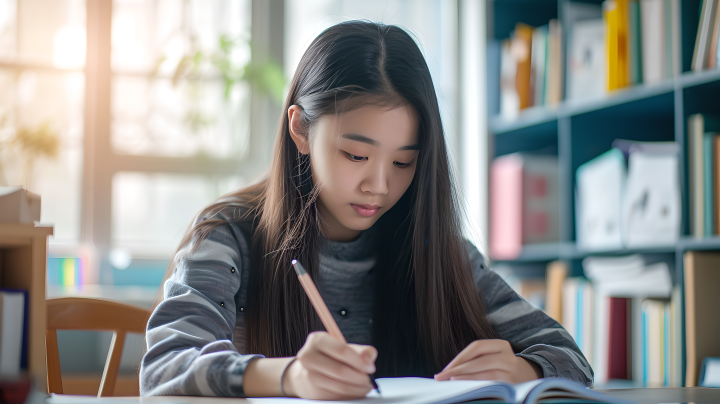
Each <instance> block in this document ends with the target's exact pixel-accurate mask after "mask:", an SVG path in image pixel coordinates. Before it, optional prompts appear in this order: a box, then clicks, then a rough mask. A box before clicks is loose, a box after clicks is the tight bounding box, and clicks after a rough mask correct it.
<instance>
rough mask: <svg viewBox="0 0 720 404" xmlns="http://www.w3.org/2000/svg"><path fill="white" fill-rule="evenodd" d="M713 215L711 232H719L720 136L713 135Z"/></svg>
mask: <svg viewBox="0 0 720 404" xmlns="http://www.w3.org/2000/svg"><path fill="white" fill-rule="evenodd" d="M712 148H713V168H712V170H713V184H712V187H713V188H712V189H713V198H714V203H715V204H714V206H713V217H714V218H715V222H714V224H713V225H714V229H715V232H714V233H713V234H715V235H717V234H720V136H714V137H713V145H712Z"/></svg>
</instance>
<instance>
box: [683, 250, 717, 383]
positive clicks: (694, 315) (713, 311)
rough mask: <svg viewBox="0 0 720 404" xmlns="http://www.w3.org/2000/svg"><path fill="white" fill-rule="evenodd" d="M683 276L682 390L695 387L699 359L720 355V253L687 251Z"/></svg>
mask: <svg viewBox="0 0 720 404" xmlns="http://www.w3.org/2000/svg"><path fill="white" fill-rule="evenodd" d="M683 260H684V264H685V265H684V277H685V338H686V340H685V349H686V352H685V359H686V362H685V363H686V367H685V387H695V386H697V383H698V373H699V371H700V364H701V362H702V360H703V358H705V357H708V356H720V344H718V341H720V322H718V321H717V316H718V314H717V308H718V307H720V293H718V285H720V271H718V267H720V253H717V252H705V251H687V252H685V254H684V255H683Z"/></svg>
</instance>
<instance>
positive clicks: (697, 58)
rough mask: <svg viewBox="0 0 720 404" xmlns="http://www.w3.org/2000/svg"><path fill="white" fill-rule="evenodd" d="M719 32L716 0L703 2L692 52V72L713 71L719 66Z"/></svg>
mask: <svg viewBox="0 0 720 404" xmlns="http://www.w3.org/2000/svg"><path fill="white" fill-rule="evenodd" d="M719 31H720V7H718V0H703V2H702V6H701V8H700V22H699V24H698V32H697V38H696V40H695V50H694V52H693V60H692V69H693V71H696V72H697V71H701V70H706V69H715V68H717V67H718V66H719V65H720V47H719V46H718V33H719Z"/></svg>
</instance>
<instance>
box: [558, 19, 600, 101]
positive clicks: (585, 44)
mask: <svg viewBox="0 0 720 404" xmlns="http://www.w3.org/2000/svg"><path fill="white" fill-rule="evenodd" d="M570 32H571V35H570V36H569V38H568V40H569V41H570V44H569V47H568V61H567V65H568V66H567V99H568V100H580V99H585V98H597V97H602V96H603V95H604V94H605V86H604V84H603V81H602V80H598V77H602V75H603V71H604V70H603V69H604V66H605V51H604V42H603V41H604V38H603V36H604V33H605V26H604V23H603V21H602V20H601V19H595V20H583V21H578V22H576V23H575V24H573V26H572V27H570Z"/></svg>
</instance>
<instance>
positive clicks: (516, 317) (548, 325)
mask: <svg viewBox="0 0 720 404" xmlns="http://www.w3.org/2000/svg"><path fill="white" fill-rule="evenodd" d="M468 244H469V250H470V262H471V265H472V267H473V270H474V272H475V281H476V282H477V286H478V290H479V291H480V293H481V295H482V297H483V299H484V302H485V305H486V309H487V313H488V318H489V320H490V323H491V324H492V325H493V327H494V328H495V330H496V331H497V332H498V333H499V334H500V336H501V338H502V339H504V340H506V341H508V342H510V345H511V346H512V348H513V350H514V351H515V352H516V355H517V356H520V357H522V358H525V359H527V360H529V361H533V362H535V363H537V364H538V365H539V366H540V368H542V371H543V377H562V378H565V379H570V380H574V381H577V382H580V383H582V384H584V385H586V386H591V385H592V383H593V377H594V375H593V370H592V368H591V367H590V364H589V363H588V362H587V360H586V359H585V356H584V355H583V354H582V352H581V351H580V348H578V346H577V344H575V341H574V340H573V338H572V337H571V336H570V334H568V332H567V331H565V329H564V328H563V327H562V326H561V325H560V324H559V323H558V322H557V321H555V320H553V319H552V318H550V316H548V315H547V314H545V312H544V311H542V310H541V309H539V308H537V307H535V306H533V305H531V304H530V303H528V302H527V301H525V299H523V298H522V297H520V296H519V295H518V294H517V293H515V291H514V290H513V289H512V288H511V287H510V286H509V285H508V284H507V283H505V281H504V280H503V279H502V278H500V276H499V275H498V274H496V273H495V272H494V271H492V270H490V269H489V268H488V267H487V265H486V263H485V259H484V258H483V256H482V254H480V252H479V251H478V250H477V248H475V246H473V245H472V244H470V243H468Z"/></svg>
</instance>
